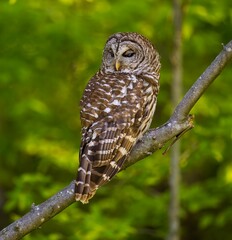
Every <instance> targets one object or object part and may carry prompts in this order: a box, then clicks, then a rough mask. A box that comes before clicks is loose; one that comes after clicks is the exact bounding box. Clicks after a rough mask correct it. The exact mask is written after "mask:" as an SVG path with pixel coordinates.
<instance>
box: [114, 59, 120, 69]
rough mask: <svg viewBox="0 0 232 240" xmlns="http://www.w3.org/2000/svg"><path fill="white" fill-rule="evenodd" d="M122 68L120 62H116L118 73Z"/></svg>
mask: <svg viewBox="0 0 232 240" xmlns="http://www.w3.org/2000/svg"><path fill="white" fill-rule="evenodd" d="M120 67H121V64H120V62H119V60H116V62H115V69H116V70H117V71H118V70H119V69H120Z"/></svg>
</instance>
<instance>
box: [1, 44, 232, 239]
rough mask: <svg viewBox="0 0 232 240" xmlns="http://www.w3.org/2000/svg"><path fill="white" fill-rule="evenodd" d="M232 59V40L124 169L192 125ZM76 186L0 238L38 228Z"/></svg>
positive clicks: (68, 201)
mask: <svg viewBox="0 0 232 240" xmlns="http://www.w3.org/2000/svg"><path fill="white" fill-rule="evenodd" d="M231 59H232V40H231V41H230V42H229V43H228V44H227V45H225V46H224V47H223V50H222V51H221V52H220V53H219V55H218V56H217V57H216V58H215V60H214V61H213V62H212V63H211V65H210V66H209V67H208V68H207V69H206V70H205V72H204V73H203V74H202V75H201V76H200V77H199V78H198V80H197V81H196V82H195V83H194V84H193V86H192V87H191V88H190V89H189V91H188V92H187V93H186V95H185V96H184V98H183V100H182V101H181V102H180V103H179V105H178V106H177V107H176V109H175V111H174V113H173V115H172V116H171V118H170V119H169V120H168V121H167V122H166V123H165V124H164V125H162V126H161V127H159V128H156V129H151V130H149V131H148V132H147V133H146V134H145V135H144V137H143V138H142V140H141V141H139V142H138V143H137V144H136V145H135V147H134V149H133V151H132V152H131V154H130V157H129V158H128V160H127V162H126V164H125V166H124V169H125V168H127V167H129V166H131V165H133V164H134V163H136V162H137V161H139V160H141V159H143V158H145V157H146V156H148V155H150V154H152V153H153V152H155V151H157V150H158V149H160V148H162V147H163V146H164V144H165V143H167V142H168V141H169V140H171V139H173V138H174V137H178V136H179V135H181V134H182V133H183V132H186V131H187V130H189V129H191V128H192V127H193V118H192V117H191V116H189V112H190V110H191V109H192V108H193V106H194V105H195V104H196V102H197V101H198V99H199V98H200V97H201V96H202V95H203V94H204V92H205V91H206V89H207V88H208V87H209V86H210V84H211V83H212V82H213V81H214V80H215V78H216V77H217V76H218V75H219V74H220V73H221V71H222V70H223V69H224V68H225V66H226V64H227V63H228V62H229V61H230V60H231ZM73 190H74V182H72V183H70V185H69V186H67V187H66V188H64V189H62V190H61V191H60V192H59V193H57V194H55V195H54V196H52V197H51V198H49V199H48V200H46V201H45V202H43V203H41V204H39V205H37V206H34V205H33V206H32V208H31V210H30V212H28V213H27V214H26V215H24V216H23V217H22V218H20V219H18V220H17V221H15V222H13V223H12V224H10V225H9V226H7V227H6V228H4V229H3V230H2V231H0V240H13V239H14V240H15V239H20V238H22V237H23V236H25V235H26V234H28V233H29V232H31V231H33V230H35V229H37V228H39V227H40V226H41V225H42V224H43V223H44V222H46V221H48V220H50V219H51V218H52V217H54V216H55V215H56V214H58V213H59V212H61V211H62V210H64V209H65V208H66V207H68V206H69V205H71V204H72V203H73V202H74V201H75V200H74V191H73Z"/></svg>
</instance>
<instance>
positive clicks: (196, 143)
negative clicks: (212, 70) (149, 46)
mask: <svg viewBox="0 0 232 240" xmlns="http://www.w3.org/2000/svg"><path fill="white" fill-rule="evenodd" d="M182 13H183V27H182V46H183V48H182V50H183V66H182V68H183V85H182V89H183V90H182V92H183V93H185V92H186V91H187V90H188V89H189V87H190V86H191V85H192V84H193V83H194V81H195V80H196V79H197V78H198V77H199V76H200V75H201V74H202V72H203V71H204V70H205V68H206V67H207V66H208V65H209V64H210V63H211V61H212V60H213V59H214V58H215V57H216V55H217V54H218V53H219V52H220V51H221V49H222V43H224V44H226V43H227V42H228V41H229V40H231V37H232V2H231V0H224V1H217V0H211V1H206V0H195V1H187V0H184V1H183V3H182ZM119 31H135V32H139V33H141V34H143V35H145V36H146V37H147V38H149V39H150V40H151V41H152V42H153V43H154V45H155V46H156V48H157V49H158V51H159V53H160V55H161V61H162V69H161V79H160V85H161V88H160V94H159V98H158V106H157V111H156V114H155V117H154V121H153V125H152V127H157V126H159V125H161V124H163V123H164V122H165V121H167V120H168V118H169V117H170V115H171V114H172V101H171V81H172V63H171V62H172V61H171V57H172V52H173V38H174V27H173V4H172V2H171V1H167V0H164V1H158V0H143V1H134V0H115V1H111V0H101V1H97V0H57V1H52V0H47V1H44V0H36V1H35V0H34V1H33V0H31V1H26V0H18V1H17V0H9V1H1V3H0V229H2V228H4V227H5V226H7V225H8V224H10V223H11V222H12V221H14V220H16V219H18V218H20V217H21V216H22V215H23V214H25V213H27V212H28V211H29V210H30V207H31V205H32V203H35V204H39V203H41V202H43V201H45V200H46V199H47V198H49V197H50V196H52V195H53V194H55V193H56V192H58V191H59V190H60V189H62V188H64V187H65V186H66V185H68V184H69V183H70V182H71V181H72V180H73V179H74V178H75V177H76V171H77V167H78V149H79V144H80V120H79V101H80V97H81V95H82V93H83V90H84V88H85V86H86V84H87V82H88V80H89V79H90V77H91V76H92V75H93V74H94V73H95V72H96V71H97V70H98V68H99V66H100V64H101V55H102V50H103V47H104V44H105V41H106V40H107V38H108V36H109V35H111V34H112V33H115V32H119ZM231 78H232V64H231V63H229V65H228V66H227V68H226V69H225V70H224V71H223V72H222V74H221V75H220V76H219V77H218V78H217V80H216V81H215V82H214V83H213V85H212V86H211V87H210V88H209V89H208V90H207V92H206V93H205V95H204V96H203V97H202V98H201V99H200V100H199V102H198V103H197V105H196V106H195V107H194V109H193V110H192V112H191V113H192V114H194V115H195V128H194V129H193V130H191V131H190V132H188V133H187V134H186V135H185V136H184V137H183V138H182V144H181V155H180V164H179V165H180V171H181V183H180V195H179V199H180V218H179V219H180V225H181V228H180V233H179V234H180V235H179V237H180V239H185V240H196V239H204V240H207V239H210V240H214V239H215V240H216V239H219V238H220V239H229V238H231V234H232V228H231V226H232V94H231V81H232V80H231ZM162 151H163V150H161V151H158V152H156V153H154V154H153V155H152V156H150V157H148V158H146V159H144V160H143V161H140V162H138V163H137V164H135V165H133V166H131V167H130V168H128V169H127V170H126V171H123V172H121V173H120V174H118V175H117V176H116V177H115V178H114V179H113V180H112V181H111V182H110V183H109V184H107V185H106V186H104V187H102V188H101V189H100V190H99V191H98V192H97V194H96V195H95V197H94V198H93V199H92V200H91V201H90V204H88V205H82V204H81V203H75V204H72V205H71V206H70V207H68V208H67V209H66V210H64V211H63V212H62V213H60V214H59V215H57V216H56V217H54V218H53V219H52V220H50V221H49V222H47V223H45V224H44V225H43V226H42V227H41V228H40V229H38V230H36V231H34V232H32V233H31V234H29V235H28V236H26V237H25V239H27V240H29V239H34V240H40V239H48V240H61V239H68V240H72V239H86V240H102V239H104V240H111V239H117V240H125V239H129V240H130V239H131V240H132V239H133V240H140V239H157V240H160V239H165V238H166V237H167V235H168V229H169V227H168V225H169V217H168V208H169V201H170V190H169V172H170V167H169V166H170V153H168V154H167V155H165V156H163V155H162Z"/></svg>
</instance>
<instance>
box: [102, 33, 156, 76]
mask: <svg viewBox="0 0 232 240" xmlns="http://www.w3.org/2000/svg"><path fill="white" fill-rule="evenodd" d="M155 55H156V51H155V49H154V47H153V46H152V44H151V43H150V42H149V41H148V40H147V39H145V38H144V37H143V36H141V35H139V34H137V33H116V34H114V35H112V36H111V37H110V38H109V39H108V41H107V42H106V45H105V48H104V52H103V62H102V70H104V71H105V72H110V73H117V72H118V73H135V74H141V72H143V71H146V72H148V71H149V70H150V68H151V67H150V66H151V64H152V62H153V60H154V58H155ZM148 66H149V69H147V68H148Z"/></svg>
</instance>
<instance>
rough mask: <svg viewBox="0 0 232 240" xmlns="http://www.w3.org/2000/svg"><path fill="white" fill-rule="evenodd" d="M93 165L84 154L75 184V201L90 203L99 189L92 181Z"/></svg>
mask: <svg viewBox="0 0 232 240" xmlns="http://www.w3.org/2000/svg"><path fill="white" fill-rule="evenodd" d="M91 171H92V163H91V162H90V160H89V159H88V157H87V156H86V155H85V154H83V155H82V159H81V162H80V167H79V168H78V175H77V180H76V183H75V199H76V201H81V202H82V203H84V204H85V203H88V202H89V199H90V198H92V197H93V196H94V194H95V192H96V191H97V189H98V187H97V186H96V185H95V184H94V183H93V182H92V181H91Z"/></svg>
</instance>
